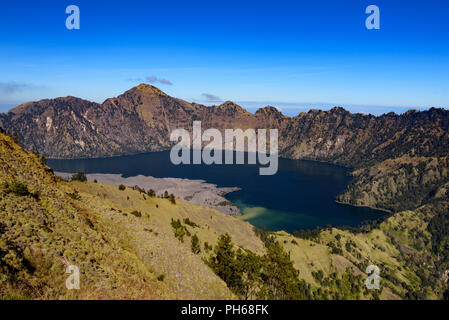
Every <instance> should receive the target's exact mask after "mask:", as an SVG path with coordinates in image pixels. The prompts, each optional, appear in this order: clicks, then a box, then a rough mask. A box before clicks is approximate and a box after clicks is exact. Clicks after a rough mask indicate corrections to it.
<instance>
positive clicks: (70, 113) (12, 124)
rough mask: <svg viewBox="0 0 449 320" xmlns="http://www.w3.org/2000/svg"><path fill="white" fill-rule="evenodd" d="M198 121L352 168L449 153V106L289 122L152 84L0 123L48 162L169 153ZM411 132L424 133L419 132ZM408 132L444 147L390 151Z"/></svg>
mask: <svg viewBox="0 0 449 320" xmlns="http://www.w3.org/2000/svg"><path fill="white" fill-rule="evenodd" d="M194 120H200V121H202V126H203V128H217V129H219V130H224V129H227V128H229V129H233V128H241V129H248V128H255V129H257V128H267V129H268V128H272V129H274V128H276V129H278V130H279V139H280V140H279V146H280V155H281V156H284V157H287V158H294V159H309V160H318V161H326V162H331V163H336V164H340V165H344V166H348V167H360V166H363V165H366V164H373V163H375V162H380V161H383V160H385V159H386V158H385V157H382V156H381V155H378V154H375V155H374V156H373V157H371V156H370V155H367V153H368V152H370V151H372V150H374V151H375V153H379V151H380V152H382V151H383V149H387V150H386V151H387V152H389V153H392V152H393V153H394V152H396V153H395V154H394V156H402V155H405V154H409V155H415V154H413V152H415V153H416V155H417V156H436V155H441V154H444V152H443V150H444V149H445V148H446V150H447V149H449V137H448V134H447V132H448V130H449V111H447V110H444V109H435V108H431V109H429V110H427V111H408V112H406V113H404V114H401V115H397V114H395V113H388V114H384V115H381V116H378V117H376V116H373V115H362V114H353V113H350V112H349V111H347V110H345V109H343V108H341V107H334V108H332V109H331V110H328V111H322V110H315V109H313V110H309V111H308V112H307V113H300V114H298V115H297V116H295V117H288V116H285V115H283V114H282V112H280V111H279V110H277V109H276V108H274V107H270V106H266V107H263V108H260V109H258V110H257V111H256V112H255V113H254V114H252V113H250V112H248V111H246V110H245V109H244V108H242V107H241V106H239V105H237V104H235V103H233V102H231V101H226V102H224V103H222V104H220V105H213V106H204V105H201V104H197V103H190V102H187V101H184V100H181V99H177V98H173V97H170V96H169V95H167V94H165V93H164V92H163V91H161V90H160V89H158V88H156V87H154V86H151V85H147V84H140V85H138V86H136V87H133V88H131V89H130V90H127V91H126V92H124V93H123V94H121V95H119V96H117V97H115V98H109V99H106V100H105V101H104V102H103V103H101V104H99V103H95V102H90V101H87V100H83V99H80V98H75V97H70V96H69V97H65V98H56V99H44V100H40V101H37V102H28V103H25V104H22V105H20V106H18V107H16V108H14V109H12V110H10V111H9V112H8V113H6V114H0V126H2V127H3V128H5V129H6V130H11V131H13V132H16V133H17V134H18V136H19V138H20V141H21V143H22V144H23V145H24V146H25V147H26V148H27V149H29V150H36V151H38V152H40V153H42V154H45V155H46V156H47V157H49V158H64V159H68V158H98V157H108V156H117V155H126V154H135V153H142V152H149V151H160V150H166V149H168V148H169V147H170V146H171V145H172V144H171V142H170V141H169V135H170V132H171V131H172V130H173V129H176V128H178V127H182V128H186V129H190V128H191V126H192V122H193V121H194ZM435 125H436V126H435ZM423 126H425V127H423ZM432 126H435V128H432ZM413 127H418V130H415V132H413ZM417 131H422V132H417ZM404 133H405V134H406V135H407V139H408V144H409V145H410V141H414V142H416V139H415V138H416V136H418V134H419V135H421V136H422V135H423V134H424V138H423V140H428V141H427V142H430V143H432V144H434V145H438V144H441V147H440V148H439V149H438V148H435V147H434V146H432V147H431V148H428V149H429V150H430V152H428V151H426V148H425V147H423V146H422V145H421V147H422V148H421V150H416V148H413V147H411V148H410V152H409V153H407V152H405V151H404V150H402V151H400V150H391V149H395V148H391V146H390V147H389V145H390V144H393V147H396V149H397V148H398V146H397V144H398V143H397V142H398V140H401V135H403V134H404ZM426 134H427V136H426ZM357 135H358V136H360V139H358V137H357ZM407 139H406V140H407ZM357 140H360V141H363V143H358V142H357ZM394 140H396V141H394ZM403 140H404V139H403ZM49 141H61V143H50V142H49ZM365 142H366V143H367V144H368V146H366V145H365ZM402 142H404V141H402ZM422 142H424V141H422ZM367 147H369V148H367ZM351 149H352V150H354V151H353V152H351ZM368 149H369V150H368ZM388 149H390V150H388ZM347 150H349V151H350V152H347ZM355 153H358V154H361V155H362V156H361V157H360V156H356V155H355ZM389 157H391V156H389ZM373 158H374V159H373Z"/></svg>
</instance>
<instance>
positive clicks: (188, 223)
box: [184, 218, 200, 228]
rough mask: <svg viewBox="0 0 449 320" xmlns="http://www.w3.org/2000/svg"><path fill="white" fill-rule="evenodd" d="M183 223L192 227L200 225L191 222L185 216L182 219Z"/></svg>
mask: <svg viewBox="0 0 449 320" xmlns="http://www.w3.org/2000/svg"><path fill="white" fill-rule="evenodd" d="M184 223H185V224H186V225H188V226H191V227H192V228H199V227H200V226H199V225H197V224H196V223H195V222H193V221H192V220H190V219H189V218H185V219H184Z"/></svg>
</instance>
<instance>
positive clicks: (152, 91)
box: [124, 83, 168, 97]
mask: <svg viewBox="0 0 449 320" xmlns="http://www.w3.org/2000/svg"><path fill="white" fill-rule="evenodd" d="M124 94H125V95H126V94H140V95H145V96H159V97H168V95H167V94H166V93H165V92H163V91H162V90H160V89H159V88H156V87H155V86H152V85H150V84H146V83H141V84H139V85H138V86H136V87H134V88H131V89H130V90H128V91H126V92H125V93H124Z"/></svg>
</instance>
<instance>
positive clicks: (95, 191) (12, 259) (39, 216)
mask: <svg viewBox="0 0 449 320" xmlns="http://www.w3.org/2000/svg"><path fill="white" fill-rule="evenodd" d="M13 180H16V181H19V182H21V183H24V184H26V185H27V187H28V189H29V191H30V192H31V193H32V194H34V196H31V195H28V196H16V195H14V194H13V193H11V192H7V188H6V184H5V183H11V182H12V181H13ZM0 184H1V186H2V187H1V188H0V236H1V237H0V298H34V299H36V298H38V299H39V298H42V299H45V298H69V299H72V298H73V299H85V298H93V299H100V298H102V299H105V298H112V299H119V298H133V299H167V298H180V299H184V298H192V299H209V298H232V297H233V295H232V294H231V293H230V291H229V290H228V289H227V287H226V285H225V284H224V283H223V282H222V281H221V280H220V279H219V278H218V277H217V276H215V275H214V274H213V272H212V271H210V270H209V269H208V268H207V267H206V266H205V265H204V264H203V262H202V261H201V259H200V258H199V257H197V256H194V255H193V254H191V253H190V251H189V248H188V244H187V243H186V244H184V245H179V242H178V240H176V239H175V238H174V237H173V235H172V231H171V230H170V224H169V221H170V218H171V217H183V216H187V215H189V216H190V217H191V218H192V219H194V220H195V219H196V220H197V223H198V224H200V225H203V226H204V227H203V228H201V229H198V231H197V233H198V234H199V236H200V239H202V240H203V239H204V240H207V239H210V241H211V242H212V241H213V240H214V238H215V237H216V234H218V233H222V232H226V231H230V230H234V231H235V239H236V240H238V239H239V237H238V234H241V235H242V236H241V243H242V245H248V246H249V247H251V248H252V249H253V250H255V251H258V250H261V248H262V244H261V243H260V241H259V240H258V239H257V238H256V237H255V236H254V233H253V232H252V229H251V227H250V226H249V225H248V224H242V223H241V222H240V221H237V220H235V219H232V218H231V217H228V216H225V215H223V214H220V213H218V212H216V211H214V210H211V209H207V208H204V207H201V208H196V207H193V206H191V205H189V204H179V205H176V206H174V205H171V204H169V203H168V201H167V200H147V201H142V200H139V199H138V198H139V197H141V195H140V194H139V193H138V192H137V191H132V190H127V191H125V192H120V193H119V191H118V190H117V191H116V192H115V188H113V187H112V186H101V185H93V184H85V185H78V186H77V185H76V184H69V183H66V182H63V181H60V180H58V179H57V178H56V177H55V176H54V175H53V174H52V173H51V172H49V170H48V168H46V167H45V166H43V165H41V164H40V161H39V158H38V157H37V156H36V155H34V154H31V153H28V152H26V151H25V150H24V149H22V148H21V147H20V146H18V145H17V144H15V143H14V142H13V141H12V139H11V138H10V137H8V136H6V135H4V134H0ZM76 189H83V190H81V191H82V192H83V191H84V189H85V191H86V192H89V194H86V193H81V198H80V199H79V200H76V199H72V197H70V196H69V194H73V192H74V190H76ZM113 189H114V190H113ZM103 193H108V194H109V195H110V197H111V198H110V199H105V198H104V196H103ZM127 196H129V197H130V200H129V201H128V200H127ZM158 201H160V202H161V203H160V207H159V209H158V211H157V212H158V214H157V215H154V214H153V213H152V210H153V209H154V208H155V203H154V202H158ZM113 206H114V207H116V208H117V209H123V211H126V210H128V209H129V210H131V208H132V209H133V210H135V209H136V210H142V211H143V212H145V213H150V218H147V217H146V215H145V216H144V217H142V218H136V217H134V216H132V215H127V216H125V215H123V214H121V213H118V211H116V212H114V211H112V210H111V208H112V207H113ZM150 208H152V209H150ZM194 209H195V210H194ZM192 211H195V213H194V214H192ZM156 216H157V217H158V218H155V217H156ZM211 216H213V217H212V219H211V218H210V217H211ZM205 221H207V222H208V224H209V229H206V223H205ZM144 228H145V229H148V230H151V229H153V230H157V231H156V232H158V235H157V236H155V233H154V232H153V233H151V232H148V231H144ZM251 234H252V236H251ZM251 237H253V239H251ZM245 241H248V242H249V243H251V245H250V244H249V243H245ZM71 264H74V265H77V266H79V268H80V270H81V290H79V291H68V290H67V289H66V288H65V280H66V278H67V276H68V275H67V274H65V269H66V266H67V265H71ZM161 274H164V275H165V279H164V280H163V281H158V280H157V277H158V276H160V275H161Z"/></svg>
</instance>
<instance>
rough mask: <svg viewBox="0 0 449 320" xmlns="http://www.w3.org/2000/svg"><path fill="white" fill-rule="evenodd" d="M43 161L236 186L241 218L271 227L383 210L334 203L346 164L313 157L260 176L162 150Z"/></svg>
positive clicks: (354, 220)
mask: <svg viewBox="0 0 449 320" xmlns="http://www.w3.org/2000/svg"><path fill="white" fill-rule="evenodd" d="M48 163H49V165H50V166H51V167H52V168H53V169H54V170H55V171H62V172H80V171H82V172H85V173H121V174H123V176H125V177H131V176H136V175H139V174H141V175H144V176H153V177H158V178H164V177H174V178H185V179H202V180H206V181H207V182H210V183H214V184H217V185H218V186H219V187H239V188H241V191H237V192H233V193H230V194H228V195H227V196H226V198H227V199H228V200H230V201H231V202H233V203H234V204H236V205H238V206H239V207H240V208H241V210H242V212H243V213H244V216H243V217H242V218H241V219H243V220H246V221H248V222H250V223H252V224H253V225H255V226H257V227H259V228H264V227H267V228H268V229H269V230H272V231H275V230H286V231H288V232H293V231H294V230H300V229H313V228H315V227H317V226H326V225H327V224H331V225H333V226H342V225H348V226H357V225H359V224H360V223H361V222H363V221H365V220H374V219H377V218H379V217H381V216H382V215H383V214H384V213H382V212H381V211H377V210H372V209H369V208H360V207H352V206H348V205H342V204H338V203H336V202H335V197H336V196H337V195H338V194H339V193H341V192H342V191H343V190H344V189H345V187H346V186H347V184H348V182H349V181H350V177H349V176H348V169H345V168H342V167H338V166H334V165H330V164H325V163H319V162H313V161H303V160H289V159H279V170H278V172H277V174H276V175H273V176H260V175H259V166H258V165H210V166H208V165H204V164H201V165H179V166H175V165H173V164H172V163H171V161H170V153H169V152H168V151H167V152H151V153H145V154H138V155H131V156H121V157H114V158H102V159H80V160H49V161H48Z"/></svg>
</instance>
